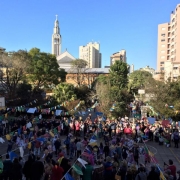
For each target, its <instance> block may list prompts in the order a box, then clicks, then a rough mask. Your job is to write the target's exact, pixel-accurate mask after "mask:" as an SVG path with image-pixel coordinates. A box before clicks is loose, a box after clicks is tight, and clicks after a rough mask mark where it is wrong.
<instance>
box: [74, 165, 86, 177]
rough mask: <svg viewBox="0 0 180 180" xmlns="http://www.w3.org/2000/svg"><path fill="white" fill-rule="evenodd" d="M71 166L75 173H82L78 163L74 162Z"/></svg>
mask: <svg viewBox="0 0 180 180" xmlns="http://www.w3.org/2000/svg"><path fill="white" fill-rule="evenodd" d="M72 168H73V169H74V171H76V173H77V174H79V175H83V172H82V169H81V168H80V167H79V166H78V165H76V164H74V165H73V166H72Z"/></svg>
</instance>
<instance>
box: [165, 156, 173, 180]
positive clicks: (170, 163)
mask: <svg viewBox="0 0 180 180" xmlns="http://www.w3.org/2000/svg"><path fill="white" fill-rule="evenodd" d="M164 166H165V168H164V170H165V171H167V170H168V169H169V170H170V171H171V175H172V176H173V177H174V179H176V166H175V165H174V164H173V161H172V160H171V159H169V165H167V164H166V163H164Z"/></svg>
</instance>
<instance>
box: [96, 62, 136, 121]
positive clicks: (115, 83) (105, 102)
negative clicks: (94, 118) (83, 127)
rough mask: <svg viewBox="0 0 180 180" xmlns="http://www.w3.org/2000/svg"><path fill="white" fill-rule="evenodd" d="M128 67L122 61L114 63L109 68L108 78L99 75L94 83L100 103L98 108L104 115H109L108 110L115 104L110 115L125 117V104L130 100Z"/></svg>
mask: <svg viewBox="0 0 180 180" xmlns="http://www.w3.org/2000/svg"><path fill="white" fill-rule="evenodd" d="M128 72H129V71H128V67H127V64H126V63H124V62H122V61H116V62H115V64H113V65H112V66H111V67H110V74H109V76H104V75H100V76H99V77H98V78H97V82H96V93H97V95H98V99H99V102H100V104H101V105H100V107H101V109H102V111H103V112H105V114H106V115H110V108H111V107H112V105H113V104H115V108H114V110H113V111H112V112H111V115H112V116H114V117H119V116H122V115H125V114H126V115H127V103H129V102H130V101H131V100H132V98H133V97H132V95H131V94H129V91H128V88H127V83H128V76H127V75H128Z"/></svg>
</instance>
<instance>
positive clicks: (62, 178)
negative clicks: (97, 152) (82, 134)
mask: <svg viewBox="0 0 180 180" xmlns="http://www.w3.org/2000/svg"><path fill="white" fill-rule="evenodd" d="M93 135H94V133H93ZM93 135H92V136H91V138H92V137H93ZM88 144H89V143H88ZM87 146H88V145H87ZM87 146H86V147H87ZM86 147H85V148H84V150H83V152H82V153H81V154H80V155H79V157H78V158H80V157H81V156H82V154H83V153H84V151H85V150H86ZM78 158H77V159H76V161H75V162H74V163H73V165H72V166H71V168H69V170H68V171H67V172H66V174H67V173H69V171H70V170H71V169H72V168H73V166H74V165H75V164H76V162H77V161H78ZM66 174H65V175H64V176H63V177H62V178H61V180H63V179H64V178H65V176H66Z"/></svg>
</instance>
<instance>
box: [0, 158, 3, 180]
mask: <svg viewBox="0 0 180 180" xmlns="http://www.w3.org/2000/svg"><path fill="white" fill-rule="evenodd" d="M3 168H4V164H3V161H2V156H1V155H0V179H1V178H2V175H3Z"/></svg>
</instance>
